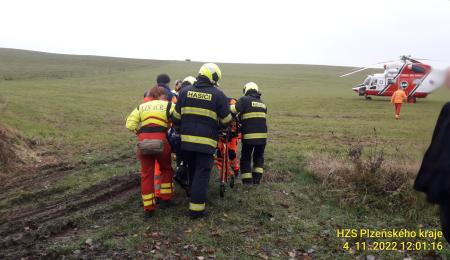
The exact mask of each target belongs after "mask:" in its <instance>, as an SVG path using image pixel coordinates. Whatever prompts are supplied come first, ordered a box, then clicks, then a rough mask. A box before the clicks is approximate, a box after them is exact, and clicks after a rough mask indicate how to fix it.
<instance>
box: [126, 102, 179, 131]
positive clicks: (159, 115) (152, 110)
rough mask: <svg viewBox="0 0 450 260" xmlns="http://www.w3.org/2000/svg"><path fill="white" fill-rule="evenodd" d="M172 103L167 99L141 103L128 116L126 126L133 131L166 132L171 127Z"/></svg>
mask: <svg viewBox="0 0 450 260" xmlns="http://www.w3.org/2000/svg"><path fill="white" fill-rule="evenodd" d="M171 110H173V109H172V105H171V103H170V102H168V101H166V100H152V101H148V102H145V103H142V104H140V105H139V106H138V107H137V108H135V109H134V110H133V112H131V114H130V115H129V116H128V117H127V121H126V127H127V128H128V129H129V130H130V131H133V132H146V133H151V132H165V131H167V129H168V127H169V117H170V113H171Z"/></svg>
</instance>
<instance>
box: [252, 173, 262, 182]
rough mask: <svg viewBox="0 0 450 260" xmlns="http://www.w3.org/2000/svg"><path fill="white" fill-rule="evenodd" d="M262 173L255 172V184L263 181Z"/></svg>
mask: <svg viewBox="0 0 450 260" xmlns="http://www.w3.org/2000/svg"><path fill="white" fill-rule="evenodd" d="M261 178H262V174H261V173H256V172H254V173H253V184H259V183H261Z"/></svg>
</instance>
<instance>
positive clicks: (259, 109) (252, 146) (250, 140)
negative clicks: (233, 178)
mask: <svg viewBox="0 0 450 260" xmlns="http://www.w3.org/2000/svg"><path fill="white" fill-rule="evenodd" d="M243 92H244V96H243V97H241V98H240V99H239V100H238V101H237V102H236V104H235V105H231V106H230V109H231V112H232V113H234V114H237V113H238V114H239V119H240V122H241V124H242V127H241V132H242V149H241V161H240V164H241V178H242V183H243V184H245V185H252V184H259V183H260V181H261V177H262V175H263V173H264V150H265V147H266V142H267V124H266V115H267V107H266V105H265V104H264V103H263V101H262V100H261V93H260V91H259V88H258V85H256V83H254V82H249V83H247V84H245V86H244V90H243ZM252 159H253V168H252Z"/></svg>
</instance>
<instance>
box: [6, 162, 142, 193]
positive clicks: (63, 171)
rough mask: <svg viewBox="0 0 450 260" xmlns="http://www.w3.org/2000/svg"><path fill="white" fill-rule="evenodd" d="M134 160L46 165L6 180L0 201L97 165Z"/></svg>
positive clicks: (124, 163)
mask: <svg viewBox="0 0 450 260" xmlns="http://www.w3.org/2000/svg"><path fill="white" fill-rule="evenodd" d="M134 160H135V159H134V157H132V156H131V155H129V154H124V155H121V156H119V157H116V158H112V159H106V160H98V161H95V162H93V163H90V164H87V163H85V162H80V163H78V164H75V165H71V164H68V163H59V164H56V165H44V166H41V167H39V168H37V169H34V170H29V172H28V173H25V174H21V175H20V176H19V177H15V178H14V177H13V178H9V179H5V181H4V182H2V186H1V187H0V200H4V199H7V198H8V197H9V195H10V193H11V192H14V191H17V190H39V189H42V188H45V187H50V186H51V185H52V184H54V183H56V182H57V181H59V180H60V179H62V178H64V177H66V176H68V175H70V174H76V173H77V172H79V171H81V170H86V169H89V168H92V167H94V166H96V165H101V164H113V165H127V164H130V163H132V162H134ZM45 192H46V191H45V190H42V191H37V192H36V193H37V194H36V195H39V194H38V193H44V194H45Z"/></svg>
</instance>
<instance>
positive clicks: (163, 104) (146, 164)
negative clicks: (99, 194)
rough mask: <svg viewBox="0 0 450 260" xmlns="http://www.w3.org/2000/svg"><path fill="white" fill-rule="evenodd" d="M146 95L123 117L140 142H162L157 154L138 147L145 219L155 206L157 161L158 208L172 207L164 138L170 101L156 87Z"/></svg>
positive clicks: (167, 148)
mask: <svg viewBox="0 0 450 260" xmlns="http://www.w3.org/2000/svg"><path fill="white" fill-rule="evenodd" d="M149 98H150V100H149V101H148V102H144V103H142V104H140V105H139V106H138V107H137V108H136V109H134V110H133V112H131V114H130V115H129V116H128V117H127V120H126V128H128V129H129V130H130V131H132V132H134V133H136V134H137V135H138V140H139V141H144V140H162V141H163V145H164V147H163V151H162V152H161V153H159V154H156V155H143V154H142V153H141V152H140V151H139V149H138V151H137V156H138V158H139V160H140V162H141V194H142V200H143V204H144V218H145V219H148V218H150V217H151V216H152V215H153V212H154V210H155V208H156V196H155V185H154V173H155V163H156V162H158V164H159V165H160V170H161V194H160V196H161V201H160V207H161V208H166V207H169V206H171V205H172V203H171V199H172V197H173V182H172V177H173V169H172V162H171V148H170V145H169V143H168V141H167V137H166V135H167V129H168V127H169V117H170V113H171V112H170V111H171V107H172V103H171V102H168V101H167V95H166V94H165V91H164V89H163V88H161V87H158V86H155V87H154V88H152V89H151V90H150V93H149Z"/></svg>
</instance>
